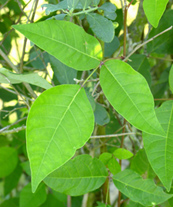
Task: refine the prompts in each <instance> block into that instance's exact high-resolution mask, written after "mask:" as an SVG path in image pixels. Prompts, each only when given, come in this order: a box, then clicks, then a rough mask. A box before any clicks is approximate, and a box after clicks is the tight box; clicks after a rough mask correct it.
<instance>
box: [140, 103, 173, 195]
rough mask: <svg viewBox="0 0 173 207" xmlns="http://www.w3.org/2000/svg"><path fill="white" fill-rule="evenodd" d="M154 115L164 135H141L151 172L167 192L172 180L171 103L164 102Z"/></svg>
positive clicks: (172, 138) (172, 124)
mask: <svg viewBox="0 0 173 207" xmlns="http://www.w3.org/2000/svg"><path fill="white" fill-rule="evenodd" d="M156 115H157V117H158V120H159V121H160V123H161V126H162V127H163V129H164V130H165V132H166V135H165V136H161V135H160V136H158V135H153V134H147V133H143V141H144V148H145V151H146V154H147V157H148V160H149V162H150V164H151V166H152V168H153V170H154V171H155V173H156V174H157V176H158V177H159V178H160V180H161V182H162V183H163V185H164V186H165V188H166V189H167V191H169V190H170V188H171V184H172V178H173V162H172V160H173V151H172V148H173V101H167V102H164V103H163V104H162V106H161V107H160V108H158V109H156Z"/></svg>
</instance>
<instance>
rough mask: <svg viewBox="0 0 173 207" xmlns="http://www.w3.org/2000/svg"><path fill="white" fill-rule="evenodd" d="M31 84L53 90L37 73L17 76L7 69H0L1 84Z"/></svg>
mask: <svg viewBox="0 0 173 207" xmlns="http://www.w3.org/2000/svg"><path fill="white" fill-rule="evenodd" d="M22 82H26V83H30V84H33V85H36V86H39V87H42V88H45V89H49V88H52V86H51V85H50V84H49V83H48V82H47V81H46V80H45V79H44V78H42V77H41V76H39V75H38V74H37V73H28V74H17V73H12V72H10V71H9V70H7V69H5V68H0V83H11V84H16V83H22Z"/></svg>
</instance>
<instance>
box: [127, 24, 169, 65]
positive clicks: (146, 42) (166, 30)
mask: <svg viewBox="0 0 173 207" xmlns="http://www.w3.org/2000/svg"><path fill="white" fill-rule="evenodd" d="M172 28H173V27H172V26H171V27H169V28H167V29H165V30H164V31H162V32H160V33H159V34H157V35H155V36H154V37H152V38H150V39H149V40H147V41H145V42H143V43H142V44H140V45H138V46H137V47H135V49H134V50H133V51H132V52H131V53H130V54H129V55H127V57H126V58H125V59H124V60H123V61H126V60H128V58H129V57H130V56H131V55H133V54H134V53H135V52H136V51H137V50H138V49H139V48H141V47H142V46H144V45H146V44H148V43H149V42H151V41H153V40H154V39H155V38H157V37H159V36H160V35H162V34H164V33H165V32H168V31H170V30H171V29H172Z"/></svg>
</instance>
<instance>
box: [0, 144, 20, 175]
mask: <svg viewBox="0 0 173 207" xmlns="http://www.w3.org/2000/svg"><path fill="white" fill-rule="evenodd" d="M17 162H18V156H17V151H16V149H14V148H11V147H1V148H0V178H2V177H6V176H8V175H10V174H11V173H12V172H13V170H14V169H15V168H16V166H17Z"/></svg>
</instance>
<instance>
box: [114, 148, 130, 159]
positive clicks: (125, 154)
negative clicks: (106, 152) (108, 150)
mask: <svg viewBox="0 0 173 207" xmlns="http://www.w3.org/2000/svg"><path fill="white" fill-rule="evenodd" d="M113 155H114V156H115V157H116V158H118V159H120V160H123V159H129V158H131V157H133V153H131V152H130V151H128V150H126V149H124V148H119V149H117V150H115V151H114V152H113Z"/></svg>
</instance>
